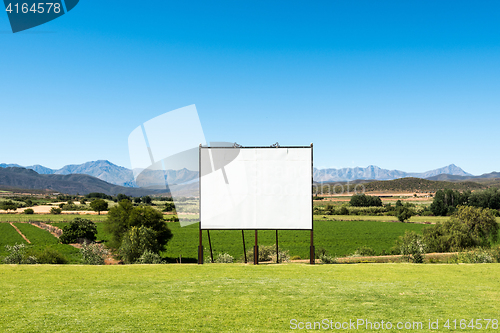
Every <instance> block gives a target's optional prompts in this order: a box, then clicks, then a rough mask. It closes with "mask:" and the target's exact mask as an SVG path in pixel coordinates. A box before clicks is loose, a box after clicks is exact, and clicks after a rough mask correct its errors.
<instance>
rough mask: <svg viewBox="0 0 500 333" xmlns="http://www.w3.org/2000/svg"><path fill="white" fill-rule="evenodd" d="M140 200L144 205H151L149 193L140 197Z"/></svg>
mask: <svg viewBox="0 0 500 333" xmlns="http://www.w3.org/2000/svg"><path fill="white" fill-rule="evenodd" d="M142 202H144V203H145V204H146V205H151V202H152V200H151V197H150V196H149V195H147V196H145V197H143V198H142Z"/></svg>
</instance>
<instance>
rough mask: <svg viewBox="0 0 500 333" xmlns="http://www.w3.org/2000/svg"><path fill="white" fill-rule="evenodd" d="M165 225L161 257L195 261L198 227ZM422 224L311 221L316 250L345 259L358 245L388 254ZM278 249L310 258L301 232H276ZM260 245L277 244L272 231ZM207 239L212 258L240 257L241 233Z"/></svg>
mask: <svg viewBox="0 0 500 333" xmlns="http://www.w3.org/2000/svg"><path fill="white" fill-rule="evenodd" d="M168 226H169V227H170V229H171V230H172V233H173V235H174V237H173V238H172V240H171V241H170V242H169V243H168V245H167V250H166V251H165V253H163V255H164V256H166V257H170V258H178V257H179V255H182V257H183V258H192V259H194V258H196V257H197V246H198V230H199V229H198V228H199V227H198V224H193V225H190V226H187V227H183V228H182V227H180V224H179V223H176V222H172V223H169V224H168ZM425 227H426V225H424V224H408V223H387V222H375V221H314V243H315V246H316V249H317V250H319V249H320V248H324V249H326V250H327V251H328V252H329V253H330V254H332V255H337V256H345V255H349V254H352V253H353V252H354V251H355V250H356V249H357V248H359V247H361V246H369V247H371V248H373V249H374V250H375V252H377V253H381V252H382V251H383V250H385V251H386V252H388V251H389V250H390V249H391V247H392V246H393V245H394V242H395V240H396V239H397V238H398V237H399V236H401V235H403V234H404V233H405V230H413V231H415V232H419V233H420V232H421V230H422V228H425ZM254 235H255V233H254V231H249V230H247V231H245V244H246V249H247V250H249V249H251V248H252V247H253V245H254V242H255V240H254ZM278 235H279V246H280V248H282V249H285V250H289V251H290V256H300V257H301V258H303V259H305V258H309V244H310V232H309V231H300V230H281V231H279V232H278ZM258 237H259V245H273V244H275V243H276V232H275V231H274V230H261V231H259V232H258ZM210 238H211V240H212V248H213V252H214V255H215V254H217V253H219V252H220V253H224V252H227V253H229V254H231V255H232V256H233V257H235V258H239V259H241V258H242V257H243V242H242V235H241V230H211V231H210ZM203 245H204V246H205V257H206V256H208V255H209V253H210V252H209V243H208V237H207V232H206V231H203Z"/></svg>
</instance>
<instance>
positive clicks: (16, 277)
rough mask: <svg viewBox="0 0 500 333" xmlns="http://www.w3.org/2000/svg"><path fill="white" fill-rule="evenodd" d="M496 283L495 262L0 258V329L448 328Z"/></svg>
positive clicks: (477, 310)
mask: <svg viewBox="0 0 500 333" xmlns="http://www.w3.org/2000/svg"><path fill="white" fill-rule="evenodd" d="M499 283H500V265H497V264H476V265H414V264H362V265H359V264H353V265H315V266H310V265H306V264H288V265H259V266H253V265H243V264H236V265H224V264H210V265H203V266H198V265H175V264H169V265H133V266H98V267H96V266H50V265H47V266H11V265H1V266H0V290H2V293H0V317H1V318H2V320H1V321H0V331H2V332H290V331H294V330H292V329H291V327H292V326H293V325H291V321H292V320H293V319H295V320H296V321H297V323H298V322H315V321H316V322H319V321H322V320H323V319H326V320H327V321H330V320H331V321H333V323H334V325H335V322H340V323H342V322H346V321H347V322H349V320H352V321H353V322H356V320H358V319H362V320H365V321H371V322H379V323H380V322H381V321H382V320H383V321H384V322H386V323H387V322H391V324H392V325H393V326H394V327H393V329H392V330H389V329H386V330H384V331H387V332H398V331H405V330H398V329H395V328H396V325H397V323H398V322H401V323H403V324H404V323H406V322H410V323H411V324H413V322H422V329H419V330H416V329H415V330H411V329H410V330H407V331H409V332H416V331H418V332H430V331H431V330H430V329H428V325H429V324H428V323H429V320H431V321H433V322H434V321H436V320H439V325H440V326H439V330H434V331H448V330H447V329H445V328H443V324H444V323H445V321H446V320H447V319H451V320H453V319H458V321H459V320H460V319H465V320H466V321H467V323H469V321H470V320H471V319H497V320H498V319H500V318H499V317H500V315H499V313H500V302H498V300H499V299H500V288H499V287H498V286H499ZM451 286H452V287H451ZM292 323H295V322H293V321H292ZM483 324H484V325H486V322H484V321H483ZM364 328H365V326H361V327H359V329H358V331H366V330H365V329H364ZM350 331H353V330H350ZM451 331H465V332H467V331H474V330H472V329H469V328H467V329H465V330H460V329H457V330H451ZM480 331H490V332H491V331H498V330H491V324H490V329H485V327H484V326H483V329H482V330H480Z"/></svg>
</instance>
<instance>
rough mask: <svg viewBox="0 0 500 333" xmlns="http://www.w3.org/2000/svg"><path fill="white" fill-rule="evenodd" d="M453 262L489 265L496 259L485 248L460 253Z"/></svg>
mask: <svg viewBox="0 0 500 333" xmlns="http://www.w3.org/2000/svg"><path fill="white" fill-rule="evenodd" d="M451 262H453V263H457V264H458V263H463V264H487V263H493V262H495V258H494V256H493V255H492V253H491V251H488V250H487V249H484V248H477V249H474V250H472V251H467V252H460V253H459V254H457V255H455V256H454V257H453V258H452V259H451Z"/></svg>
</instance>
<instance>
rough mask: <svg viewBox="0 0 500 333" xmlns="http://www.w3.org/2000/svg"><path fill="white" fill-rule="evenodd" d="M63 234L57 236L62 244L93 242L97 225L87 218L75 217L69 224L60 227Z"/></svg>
mask: <svg viewBox="0 0 500 333" xmlns="http://www.w3.org/2000/svg"><path fill="white" fill-rule="evenodd" d="M62 230H63V234H62V236H61V237H60V238H59V240H60V241H61V243H63V244H71V243H82V242H84V241H87V242H93V241H95V240H96V239H97V237H96V235H97V227H96V225H95V223H94V222H92V221H91V220H88V219H82V218H79V217H77V218H76V219H74V220H73V221H71V222H70V224H69V225H67V226H64V227H63V228H62Z"/></svg>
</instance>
